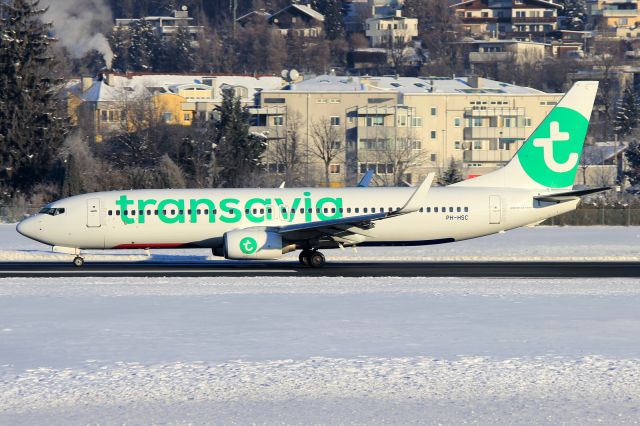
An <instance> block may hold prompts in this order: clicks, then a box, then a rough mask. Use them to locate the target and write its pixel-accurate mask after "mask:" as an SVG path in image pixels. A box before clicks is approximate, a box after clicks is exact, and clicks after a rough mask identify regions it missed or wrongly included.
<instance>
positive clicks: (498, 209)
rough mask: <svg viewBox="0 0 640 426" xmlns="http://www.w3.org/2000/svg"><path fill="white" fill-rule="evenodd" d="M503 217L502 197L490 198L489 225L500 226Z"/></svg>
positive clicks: (494, 196) (491, 196) (492, 196)
mask: <svg viewBox="0 0 640 426" xmlns="http://www.w3.org/2000/svg"><path fill="white" fill-rule="evenodd" d="M501 216H502V203H501V202H500V196H498V195H490V196H489V223H491V224H498V223H500V219H501Z"/></svg>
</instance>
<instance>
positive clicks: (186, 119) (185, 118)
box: [184, 112, 191, 121]
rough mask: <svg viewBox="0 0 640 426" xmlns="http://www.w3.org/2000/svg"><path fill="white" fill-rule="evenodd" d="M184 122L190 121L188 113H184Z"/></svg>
mask: <svg viewBox="0 0 640 426" xmlns="http://www.w3.org/2000/svg"><path fill="white" fill-rule="evenodd" d="M184 121H191V113H188V112H185V113H184Z"/></svg>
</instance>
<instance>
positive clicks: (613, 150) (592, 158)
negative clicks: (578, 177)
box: [582, 141, 627, 165]
mask: <svg viewBox="0 0 640 426" xmlns="http://www.w3.org/2000/svg"><path fill="white" fill-rule="evenodd" d="M625 149H627V146H626V145H625V144H624V143H623V142H615V141H609V142H596V143H595V144H593V145H585V146H584V150H583V151H582V163H583V164H588V165H598V164H603V163H604V162H606V161H607V160H610V159H611V158H613V157H614V156H615V155H616V154H620V153H621V152H624V150H625Z"/></svg>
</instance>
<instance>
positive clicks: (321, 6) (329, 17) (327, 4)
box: [311, 0, 345, 40]
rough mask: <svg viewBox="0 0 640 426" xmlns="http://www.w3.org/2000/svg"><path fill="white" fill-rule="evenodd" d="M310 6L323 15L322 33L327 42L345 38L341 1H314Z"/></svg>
mask: <svg viewBox="0 0 640 426" xmlns="http://www.w3.org/2000/svg"><path fill="white" fill-rule="evenodd" d="M311 5H312V6H313V8H314V9H316V10H317V11H318V12H320V13H322V14H323V15H324V31H325V36H326V38H327V39H328V40H336V39H340V38H343V37H344V36H345V28H344V19H343V17H342V7H343V6H342V1H340V0H316V1H314V2H313V3H312V4H311Z"/></svg>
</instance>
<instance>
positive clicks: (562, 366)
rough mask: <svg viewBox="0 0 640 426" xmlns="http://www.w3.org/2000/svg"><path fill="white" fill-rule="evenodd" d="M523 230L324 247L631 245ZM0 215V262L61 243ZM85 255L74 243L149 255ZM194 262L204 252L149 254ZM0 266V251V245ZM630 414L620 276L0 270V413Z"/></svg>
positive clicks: (521, 251)
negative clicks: (30, 273)
mask: <svg viewBox="0 0 640 426" xmlns="http://www.w3.org/2000/svg"><path fill="white" fill-rule="evenodd" d="M639 242H640V228H633V227H632V228H615V227H584V228H578V227H576V228H553V227H540V228H535V229H530V228H526V229H520V230H514V231H510V232H507V233H504V234H499V235H495V236H492V237H487V238H480V239H477V240H471V241H466V242H460V243H454V244H448V245H442V246H431V247H421V248H388V249H382V248H363V249H359V251H358V252H357V253H353V252H352V251H351V250H348V251H345V252H341V251H327V254H328V255H329V256H328V257H329V258H330V259H333V260H362V259H368V260H408V259H411V260H418V259H423V260H455V259H461V260H479V261H480V260H486V259H491V260H499V259H517V260H527V259H530V260H541V259H544V260H563V259H575V260H595V259H597V260H606V259H611V260H640V259H638V258H639V256H640V253H639V250H638V248H639V247H640V244H638V243H639ZM47 250H48V249H47V247H45V246H43V245H40V244H38V243H34V242H31V241H29V240H27V239H25V238H22V237H21V236H19V235H18V234H17V233H16V232H15V230H14V227H13V226H12V225H0V260H5V261H6V260H18V259H19V260H27V259H33V260H41V259H49V260H64V261H68V260H69V257H68V256H63V255H56V254H51V253H50V252H49V253H48V252H47ZM124 253H126V254H123V252H110V253H106V254H105V253H100V252H95V254H92V255H91V256H92V257H88V258H89V259H93V260H113V259H131V260H139V259H149V257H147V256H146V255H145V254H144V253H142V252H135V253H134V254H129V253H128V252H124ZM176 256H179V257H178V258H179V259H181V260H204V259H209V253H208V252H207V251H205V250H201V251H195V253H194V252H189V251H179V250H176V251H170V252H158V253H153V254H152V256H151V257H150V259H153V260H159V261H163V260H175V259H178V258H177V257H176ZM0 267H1V262H0ZM254 423H255V424H305V425H306V424H487V425H489V424H523V425H524V424H526V425H530V424H554V425H555V424H576V425H577V424H580V425H582V424H638V423H640V280H637V279H556V280H553V279H495V278H482V279H463V278H394V277H387V278H376V279H372V278H330V279H329V278H315V277H314V278H282V277H274V278H260V279H259V280H257V279H255V278H250V277H246V278H243V277H234V278H77V279H74V278H49V279H27V278H7V279H0V425H5V424H6V425H15V424H29V425H31V424H53V425H76V424H77V425H85V424H254Z"/></svg>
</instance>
